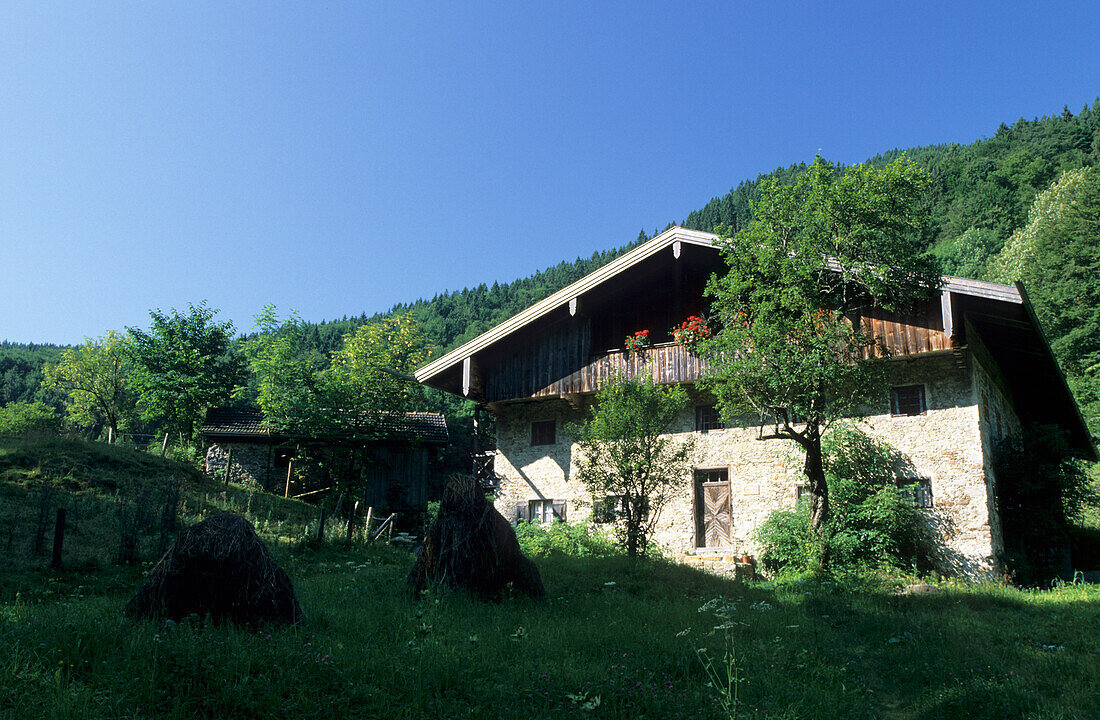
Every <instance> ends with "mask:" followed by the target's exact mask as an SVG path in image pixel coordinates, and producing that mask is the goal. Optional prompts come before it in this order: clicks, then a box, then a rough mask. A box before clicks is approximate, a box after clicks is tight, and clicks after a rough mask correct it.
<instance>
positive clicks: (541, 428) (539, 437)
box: [531, 420, 557, 445]
mask: <svg viewBox="0 0 1100 720" xmlns="http://www.w3.org/2000/svg"><path fill="white" fill-rule="evenodd" d="M555 430H556V427H555V424H554V421H553V420H542V421H540V422H533V423H531V444H532V445H553V444H554V443H555V442H557V439H556V432H555Z"/></svg>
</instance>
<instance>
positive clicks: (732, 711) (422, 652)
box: [0, 445, 1100, 720]
mask: <svg viewBox="0 0 1100 720" xmlns="http://www.w3.org/2000/svg"><path fill="white" fill-rule="evenodd" d="M93 450H94V451H96V452H98V450H95V449H94V448H92V449H91V450H88V448H84V449H83V450H82V449H80V448H75V449H74V448H70V449H69V450H65V449H64V448H57V449H55V451H56V452H69V453H70V454H71V453H77V452H78V451H79V452H85V451H88V452H91V451H93ZM10 451H11V446H10V445H7V446H6V445H0V477H2V478H3V480H4V482H3V483H2V484H0V491H2V492H3V493H5V494H4V497H3V498H0V499H3V500H4V501H5V503H6V504H5V505H4V506H3V507H2V508H0V521H2V522H7V523H8V526H10V527H14V528H15V531H14V532H13V534H12V536H13V537H14V538H15V540H14V541H13V543H12V544H11V546H10V547H9V548H8V549H7V550H6V551H5V552H0V717H4V718H39V717H41V718H180V719H182V718H274V717H278V718H288V719H289V718H498V717H499V718H562V717H578V718H638V717H654V718H663V719H674V718H723V717H738V718H811V719H816V718H826V719H827V718H922V719H923V718H927V719H932V718H966V719H967V720H981V719H983V718H991V719H992V718H996V719H997V720H1001V719H1003V718H1034V719H1036V720H1038V719H1040V718H1042V719H1053V718H1064V719H1068V718H1074V719H1085V718H1098V717H1100V586H1096V585H1065V586H1058V587H1054V588H1050V589H1046V590H1041V591H1040V590H1033V591H1025V590H1019V589H1014V588H1011V587H1007V586H1003V585H999V584H987V585H969V584H962V583H958V584H954V583H942V584H940V585H938V586H937V588H936V591H935V592H933V593H928V594H917V595H907V594H900V593H898V592H897V590H898V589H899V588H900V586H901V582H900V581H898V580H890V579H881V578H880V579H874V578H868V577H866V576H862V577H860V576H852V577H848V578H833V579H831V580H820V579H812V578H804V579H790V580H786V581H782V582H780V581H772V582H764V583H735V582H732V581H729V580H725V579H721V578H718V577H714V576H711V575H707V574H704V573H701V572H700V571H698V570H694V569H691V568H688V567H684V566H680V565H677V564H674V563H671V562H667V561H663V560H643V561H636V562H633V561H630V560H628V559H627V558H624V557H594V558H578V557H571V556H566V555H560V554H559V555H551V556H550V557H545V558H538V559H537V564H538V566H539V568H540V571H541V572H542V575H543V579H544V581H545V584H546V588H547V591H548V597H547V598H546V599H545V600H541V601H531V600H527V599H511V600H505V601H503V602H500V603H497V604H486V603H481V602H478V601H476V600H472V599H471V598H469V597H467V596H465V595H462V594H456V593H452V592H443V591H437V592H435V593H430V594H427V595H425V596H424V597H422V598H420V599H419V601H414V600H412V599H410V598H408V597H407V596H406V594H405V591H404V578H405V576H406V574H407V573H408V571H409V569H410V567H411V565H412V555H411V554H409V553H408V552H407V551H404V550H400V549H397V548H393V547H389V546H386V545H383V544H376V545H374V546H371V547H364V546H363V544H362V543H361V542H357V543H352V544H344V543H340V542H336V541H335V540H334V541H332V542H328V543H325V544H324V545H323V546H321V547H316V546H314V545H311V544H310V543H307V542H303V541H302V540H301V538H302V537H303V536H305V535H308V534H309V533H310V532H311V529H310V527H309V525H308V523H309V518H311V517H312V514H311V512H310V508H309V506H305V507H299V505H300V504H290V505H284V504H283V503H282V501H281V499H279V498H273V497H272V496H262V495H260V494H256V493H249V492H247V491H245V490H243V489H241V488H235V487H232V488H230V489H229V490H228V491H226V490H225V489H224V488H221V489H219V488H218V487H213V486H208V485H206V484H203V481H201V479H194V478H192V479H189V480H188V481H187V482H188V486H187V488H186V490H185V492H184V493H183V499H182V505H183V506H184V508H185V509H184V511H183V512H182V513H181V517H182V519H183V520H184V521H187V522H190V521H192V520H194V519H197V518H198V517H201V515H202V514H203V512H205V511H208V510H210V509H214V508H219V507H228V508H230V509H236V510H238V511H241V512H247V513H248V514H249V516H250V517H251V519H252V520H253V522H254V523H255V524H256V525H257V527H258V529H260V531H261V533H262V534H263V535H264V536H265V538H266V539H267V540H268V542H269V544H270V545H271V546H272V548H273V550H274V551H275V553H276V555H277V557H278V558H279V560H280V562H281V563H282V564H283V566H284V567H285V568H286V570H287V572H288V573H289V574H290V576H291V578H292V579H293V581H294V584H295V587H296V589H297V592H298V596H299V599H300V601H301V604H302V608H303V610H304V612H305V614H306V621H305V622H304V623H303V624H302V625H300V626H298V627H293V628H282V629H275V628H266V629H261V630H242V629H237V628H234V627H226V626H210V625H208V624H205V623H204V622H203V621H202V619H199V618H195V619H193V620H190V621H185V622H182V623H178V624H177V623H171V622H167V623H165V622H160V623H147V622H133V621H130V620H128V619H126V618H124V617H123V615H122V607H123V605H124V604H125V602H126V600H127V599H128V598H129V597H130V595H131V594H132V593H133V592H134V591H135V590H136V588H137V587H138V586H139V584H140V583H141V581H142V578H143V575H144V572H145V571H146V570H147V569H148V567H149V565H150V564H151V560H152V558H153V555H150V554H149V553H150V551H151V550H152V549H153V546H152V545H148V546H145V545H143V546H142V548H143V552H144V553H145V556H144V557H145V562H143V563H138V564H128V565H118V564H116V563H114V562H113V561H111V559H110V558H111V555H112V554H113V549H112V548H113V546H114V545H115V544H116V539H115V535H116V534H117V533H116V532H115V530H112V529H111V528H113V527H114V525H112V523H113V522H115V521H114V520H112V518H113V517H116V516H118V515H119V513H120V512H122V514H123V515H125V513H124V512H123V511H122V510H119V508H120V507H123V506H121V505H118V503H119V502H120V501H119V500H118V498H117V497H116V496H115V495H112V493H115V494H116V495H117V491H114V490H111V489H110V487H109V485H108V484H105V483H103V482H98V483H97V482H92V481H91V480H90V479H89V478H90V476H89V475H87V474H86V473H85V474H82V473H84V471H83V470H80V469H76V470H73V469H71V468H70V470H69V471H68V477H69V480H68V481H67V483H68V484H67V485H66V484H65V483H61V484H60V485H59V486H58V487H59V489H58V490H57V492H58V493H59V494H58V495H57V496H56V497H57V498H58V499H61V500H63V501H64V502H67V503H70V504H72V503H77V502H78V501H79V502H85V503H87V507H88V509H87V511H86V512H83V513H82V514H80V517H79V518H78V527H83V528H84V529H83V530H80V531H79V532H76V533H75V534H74V536H73V538H72V543H73V547H72V548H71V549H70V550H68V551H67V552H71V553H72V556H73V557H78V558H81V559H80V561H79V562H73V563H69V562H67V567H69V568H71V569H66V570H62V571H51V570H49V569H47V568H46V565H47V564H48V552H47V557H41V556H35V555H33V554H29V553H27V552H26V548H27V547H28V543H29V542H30V541H31V540H32V538H31V537H30V534H29V531H27V530H26V527H28V526H29V525H31V524H33V523H30V522H29V521H28V520H27V518H28V517H29V514H31V513H32V511H33V509H34V508H35V507H36V505H35V503H36V502H37V500H35V498H39V495H36V493H38V492H39V489H37V487H36V485H35V482H36V481H35V480H34V477H37V476H45V475H49V474H50V473H51V472H53V471H52V470H50V469H49V468H48V467H42V466H41V465H40V464H35V463H33V462H31V463H26V462H23V461H22V460H20V461H18V462H16V461H15V460H13V459H12V457H11V452H10ZM111 451H112V452H115V451H114V450H113V449H112V450H111ZM5 452H7V454H6V455H5ZM119 452H120V453H121V451H119ZM109 459H110V458H108V460H109ZM116 459H117V460H118V461H119V462H122V463H123V466H121V467H120V468H118V470H119V471H120V472H125V473H130V474H131V476H133V473H135V472H136V471H135V470H134V467H133V466H132V465H125V462H129V460H127V459H126V457H125V453H121V454H120V455H119V456H118V458H116ZM138 459H139V460H140V461H141V462H145V461H144V459H143V458H138ZM84 460H88V458H87V457H85V458H84ZM158 461H159V458H158ZM112 462H114V461H113V460H112ZM74 467H76V466H74ZM169 467H170V466H167V465H164V466H162V465H156V466H155V467H153V468H152V469H151V470H150V471H149V473H147V475H148V477H160V476H162V475H163V474H164V472H165V469H166V468H169ZM18 468H22V470H19V469H18ZM36 473H37V474H38V475H37V476H36V475H35V474H36ZM32 476H34V477H32ZM222 492H225V493H226V494H225V495H222V494H221V493H222ZM20 498H22V501H20ZM96 502H99V503H103V505H102V508H101V511H100V513H99V515H98V516H96V515H95V514H94V513H93V511H92V510H91V508H92V505H93V504H94V503H96ZM112 502H114V503H116V506H112V505H111V504H110V503H112ZM20 503H22V504H21V507H23V509H22V510H21V511H20V512H21V513H22V514H17V513H14V512H13V511H12V510H11V507H12V506H13V505H20ZM77 507H79V505H77ZM112 508H114V509H113V510H112ZM5 513H6V514H5ZM13 518H14V519H13ZM13 523H14V524H13ZM0 527H4V526H3V525H0ZM154 536H155V533H154V534H153V535H150V536H149V537H147V538H145V540H143V542H146V541H148V542H149V543H151V542H152V540H153V539H155V537H154ZM0 547H2V546H0ZM97 550H98V551H99V552H98V554H97ZM67 557H70V556H69V555H67Z"/></svg>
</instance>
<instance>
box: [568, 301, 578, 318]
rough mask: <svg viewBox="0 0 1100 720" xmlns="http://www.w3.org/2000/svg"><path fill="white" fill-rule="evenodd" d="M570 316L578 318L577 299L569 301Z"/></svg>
mask: <svg viewBox="0 0 1100 720" xmlns="http://www.w3.org/2000/svg"><path fill="white" fill-rule="evenodd" d="M569 315H570V316H571V317H576V315H577V298H572V299H570V300H569Z"/></svg>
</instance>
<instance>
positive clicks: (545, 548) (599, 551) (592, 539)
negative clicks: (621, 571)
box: [516, 521, 622, 557]
mask: <svg viewBox="0 0 1100 720" xmlns="http://www.w3.org/2000/svg"><path fill="white" fill-rule="evenodd" d="M516 538H517V539H518V540H519V546H520V549H522V550H523V554H524V555H527V556H528V557H549V556H550V555H571V556H573V557H610V556H612V555H618V554H620V553H621V552H622V551H621V550H620V548H619V546H618V545H617V544H616V543H615V541H614V540H613V539H612V538H611V537H610V536H609V535H607V533H604V532H601V531H599V530H593V529H591V528H589V526H588V525H587V524H586V523H569V522H561V521H555V522H553V523H550V524H549V525H540V524H538V523H532V522H521V523H519V524H518V525H516Z"/></svg>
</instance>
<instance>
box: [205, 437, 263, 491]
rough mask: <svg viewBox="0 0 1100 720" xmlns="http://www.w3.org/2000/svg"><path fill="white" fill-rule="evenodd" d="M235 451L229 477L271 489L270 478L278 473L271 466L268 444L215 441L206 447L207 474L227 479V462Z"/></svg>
mask: <svg viewBox="0 0 1100 720" xmlns="http://www.w3.org/2000/svg"><path fill="white" fill-rule="evenodd" d="M230 451H232V453H233V467H232V468H231V469H230V471H229V472H230V475H229V479H230V480H232V481H233V482H236V483H242V484H252V485H256V486H257V487H262V488H264V489H266V490H270V489H271V488H270V487H268V485H269V484H270V483H269V482H268V480H269V478H274V477H275V476H276V475H277V474H278V473H277V472H276V471H275V470H274V468H272V467H271V465H270V463H271V462H272V459H271V453H270V451H269V449H268V447H267V446H266V445H257V444H255V443H214V444H213V445H211V446H210V447H208V448H207V449H206V474H207V475H209V476H210V477H213V478H216V479H218V480H222V481H224V480H225V464H226V462H227V461H228V460H229V453H230Z"/></svg>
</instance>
